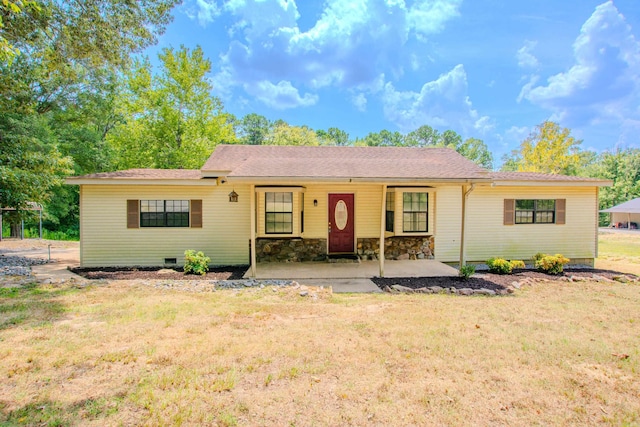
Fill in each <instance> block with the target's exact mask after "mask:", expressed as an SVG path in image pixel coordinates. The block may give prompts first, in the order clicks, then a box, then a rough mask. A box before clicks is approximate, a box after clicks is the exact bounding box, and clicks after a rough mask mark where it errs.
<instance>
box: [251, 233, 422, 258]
mask: <svg viewBox="0 0 640 427" xmlns="http://www.w3.org/2000/svg"><path fill="white" fill-rule="evenodd" d="M384 243H385V247H384V257H385V259H389V260H394V259H433V254H434V246H433V244H434V240H433V236H427V237H413V236H394V237H388V238H386V239H385V241H384ZM379 253H380V239H378V238H359V239H358V244H357V254H358V256H359V257H360V258H361V259H363V260H367V259H369V260H375V259H378V255H379ZM256 260H257V261H258V262H304V261H306V262H308V261H325V260H327V239H301V238H290V239H282V238H264V237H262V238H258V239H256Z"/></svg>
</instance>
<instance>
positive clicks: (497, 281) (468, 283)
mask: <svg viewBox="0 0 640 427" xmlns="http://www.w3.org/2000/svg"><path fill="white" fill-rule="evenodd" d="M594 274H595V275H597V276H601V277H605V278H607V279H612V278H613V276H618V275H620V274H621V273H620V272H618V271H611V270H599V269H596V268H576V269H565V271H564V273H563V274H560V275H557V276H553V275H549V274H544V273H541V272H539V271H533V270H517V271H515V272H514V273H513V274H493V273H489V272H486V271H479V272H478V273H477V274H476V275H475V277H470V278H469V279H468V280H463V279H462V278H460V277H400V278H386V277H385V278H381V277H374V278H373V279H372V280H373V282H374V283H375V284H376V285H378V287H379V288H380V289H384V288H385V287H386V286H391V285H402V286H406V287H408V288H411V289H418V288H422V287H425V286H440V287H442V288H456V289H462V288H471V289H481V288H485V289H491V290H492V291H497V290H501V289H506V287H507V286H508V285H510V284H511V283H512V282H517V281H519V280H522V279H524V278H527V277H529V278H533V279H548V280H558V279H559V278H561V277H571V276H574V277H583V278H588V279H591V278H593V275H594ZM628 276H632V275H628Z"/></svg>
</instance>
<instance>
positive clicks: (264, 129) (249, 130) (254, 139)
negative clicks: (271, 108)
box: [235, 113, 273, 145]
mask: <svg viewBox="0 0 640 427" xmlns="http://www.w3.org/2000/svg"><path fill="white" fill-rule="evenodd" d="M272 126H273V125H272V123H271V122H270V121H269V120H268V119H267V118H266V117H264V116H261V115H259V114H256V113H250V114H247V115H246V116H244V117H243V118H242V119H241V120H239V121H238V123H237V125H236V129H235V131H236V135H237V136H238V139H239V140H240V142H241V143H242V144H248V145H261V144H265V143H266V142H267V138H268V136H269V134H270V133H271V129H272Z"/></svg>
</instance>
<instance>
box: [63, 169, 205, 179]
mask: <svg viewBox="0 0 640 427" xmlns="http://www.w3.org/2000/svg"><path fill="white" fill-rule="evenodd" d="M73 178H74V179H201V178H202V174H201V173H200V171H199V170H197V169H127V170H123V171H115V172H100V173H92V174H88V175H82V176H75V177H73Z"/></svg>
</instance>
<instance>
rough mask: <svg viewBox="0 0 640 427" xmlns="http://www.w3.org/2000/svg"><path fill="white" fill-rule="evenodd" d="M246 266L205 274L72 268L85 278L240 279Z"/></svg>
mask: <svg viewBox="0 0 640 427" xmlns="http://www.w3.org/2000/svg"><path fill="white" fill-rule="evenodd" d="M248 268H249V267H248V266H246V265H245V266H229V267H216V268H212V269H210V270H209V271H208V272H207V273H206V274H204V275H202V276H201V275H199V274H184V272H183V270H182V268H174V269H170V270H169V269H166V268H160V267H130V268H127V267H102V268H74V269H73V270H71V271H73V272H74V273H76V274H78V275H80V276H82V277H85V278H87V279H109V280H134V279H144V280H238V279H242V277H243V276H244V273H246V271H247V269H248Z"/></svg>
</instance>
